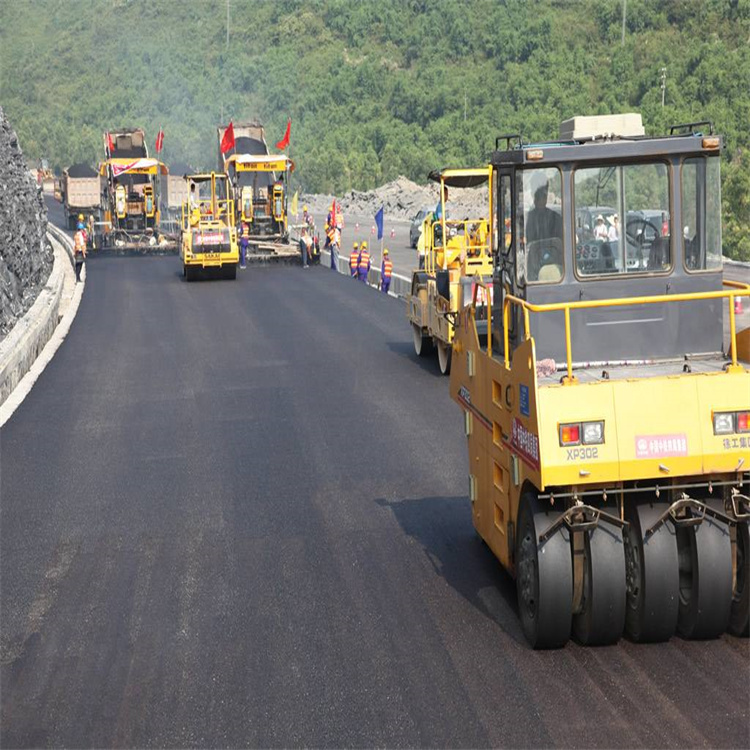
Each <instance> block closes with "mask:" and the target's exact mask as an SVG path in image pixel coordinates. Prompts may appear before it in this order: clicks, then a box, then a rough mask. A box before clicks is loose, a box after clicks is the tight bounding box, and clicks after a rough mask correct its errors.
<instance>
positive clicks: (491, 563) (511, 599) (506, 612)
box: [375, 368, 526, 646]
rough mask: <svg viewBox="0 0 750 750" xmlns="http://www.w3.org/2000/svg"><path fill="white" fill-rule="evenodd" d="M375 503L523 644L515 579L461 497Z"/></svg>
mask: <svg viewBox="0 0 750 750" xmlns="http://www.w3.org/2000/svg"><path fill="white" fill-rule="evenodd" d="M436 369H437V368H436ZM375 502H376V503H377V504H378V505H379V506H381V507H383V508H388V509H390V510H391V511H392V512H393V515H394V516H395V518H396V520H397V521H398V523H399V525H400V526H401V528H402V529H403V530H404V532H405V533H406V534H407V535H408V536H410V537H412V538H413V539H415V540H416V541H417V542H418V543H419V544H420V545H421V547H422V548H423V549H424V551H425V554H426V555H427V558H428V560H429V562H430V565H432V567H433V569H434V570H435V572H436V573H437V575H439V576H440V577H441V578H442V579H444V580H445V581H446V583H448V584H449V585H450V586H451V587H452V588H453V589H454V590H455V591H457V592H458V593H459V594H460V595H461V596H462V597H463V598H464V599H466V600H467V601H468V602H469V603H470V604H471V605H472V606H473V607H475V608H476V609H477V610H478V611H480V612H481V613H482V614H483V615H485V616H486V617H487V618H489V619H491V620H492V621H493V622H495V623H496V624H497V625H498V626H499V627H500V628H501V629H502V630H503V632H504V633H506V634H507V635H508V636H509V637H510V638H512V639H513V640H514V641H516V642H517V643H520V644H523V645H524V646H525V645H526V640H525V638H524V636H523V632H522V631H521V627H520V625H519V622H518V605H517V599H516V585H515V582H514V581H513V579H512V578H511V577H510V575H508V573H506V571H505V570H504V569H503V567H502V566H501V565H500V563H499V562H498V560H497V559H496V558H495V556H494V555H493V554H492V552H491V551H490V549H489V547H487V545H486V544H484V542H483V541H482V540H481V539H480V537H479V535H478V534H477V533H476V532H475V530H474V528H473V526H472V523H471V511H470V509H469V507H468V499H467V498H466V497H424V498H414V499H404V500H385V499H377V500H376V501H375Z"/></svg>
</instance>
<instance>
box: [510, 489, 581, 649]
mask: <svg viewBox="0 0 750 750" xmlns="http://www.w3.org/2000/svg"><path fill="white" fill-rule="evenodd" d="M560 515H561V514H560V513H558V512H557V511H553V510H552V509H551V506H550V505H549V503H543V502H541V501H539V500H538V499H537V497H536V495H535V494H534V493H533V492H526V493H524V495H523V497H522V498H521V507H520V509H519V516H518V539H517V541H516V589H517V591H518V612H519V615H520V618H521V627H522V628H523V632H524V635H525V636H526V639H527V640H528V642H529V643H530V644H531V646H532V648H559V647H561V646H564V645H565V643H566V642H567V641H568V639H569V638H570V630H571V625H572V621H573V566H572V562H571V554H570V535H569V533H568V529H567V527H566V526H565V525H564V524H563V525H562V526H560V527H559V528H558V529H557V530H556V531H555V532H554V533H553V534H552V536H550V537H549V538H548V539H546V540H545V541H544V542H540V541H539V536H540V535H541V534H543V533H544V532H545V531H546V530H547V529H549V528H550V527H551V526H552V524H553V523H554V522H555V521H557V520H558V518H559V517H560Z"/></svg>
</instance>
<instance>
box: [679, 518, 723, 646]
mask: <svg viewBox="0 0 750 750" xmlns="http://www.w3.org/2000/svg"><path fill="white" fill-rule="evenodd" d="M677 553H678V560H679V570H680V608H679V615H678V620H677V632H678V633H679V634H680V635H681V636H682V637H683V638H695V639H699V638H718V637H719V636H720V635H721V634H722V633H723V632H724V631H725V630H726V629H727V627H728V626H729V616H730V612H731V608H732V544H731V540H730V537H729V527H728V526H727V525H726V524H725V523H723V522H721V521H719V520H717V519H714V518H711V516H708V515H707V516H705V517H704V518H703V522H702V523H701V524H699V525H698V526H680V527H678V528H677Z"/></svg>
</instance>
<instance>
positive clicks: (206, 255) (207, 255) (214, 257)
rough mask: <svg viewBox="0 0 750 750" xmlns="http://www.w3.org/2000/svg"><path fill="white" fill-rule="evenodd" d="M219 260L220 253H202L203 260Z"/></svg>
mask: <svg viewBox="0 0 750 750" xmlns="http://www.w3.org/2000/svg"><path fill="white" fill-rule="evenodd" d="M220 258H221V254H220V253H203V260H219V259H220Z"/></svg>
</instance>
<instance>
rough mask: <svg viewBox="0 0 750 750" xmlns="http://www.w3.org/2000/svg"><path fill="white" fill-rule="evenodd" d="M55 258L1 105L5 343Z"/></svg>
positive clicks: (1, 323)
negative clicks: (6, 337)
mask: <svg viewBox="0 0 750 750" xmlns="http://www.w3.org/2000/svg"><path fill="white" fill-rule="evenodd" d="M52 257H53V254H52V246H51V245H50V243H49V241H48V240H47V209H46V207H45V205H44V201H43V199H42V195H41V192H40V191H39V189H38V187H37V184H36V182H35V181H34V179H33V178H32V177H31V175H30V174H29V171H28V167H27V165H26V161H25V159H24V158H23V152H22V151H21V147H20V145H19V143H18V137H17V136H16V134H15V132H14V131H13V129H12V128H11V126H10V123H9V122H8V120H7V119H6V118H5V113H4V112H3V110H2V108H1V107H0V340H1V339H3V338H4V337H5V336H6V335H7V334H8V332H9V331H10V330H11V328H13V325H14V324H15V322H16V321H17V320H18V319H19V318H20V317H22V316H23V315H24V313H25V312H26V311H27V310H28V309H29V308H30V307H31V305H32V304H33V303H34V300H35V299H36V298H37V295H38V294H39V292H40V290H41V289H42V288H43V287H44V285H45V283H46V282H47V279H48V277H49V274H50V271H51V270H52Z"/></svg>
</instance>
